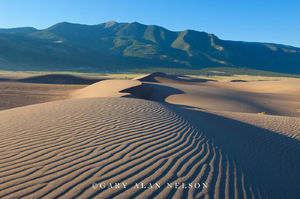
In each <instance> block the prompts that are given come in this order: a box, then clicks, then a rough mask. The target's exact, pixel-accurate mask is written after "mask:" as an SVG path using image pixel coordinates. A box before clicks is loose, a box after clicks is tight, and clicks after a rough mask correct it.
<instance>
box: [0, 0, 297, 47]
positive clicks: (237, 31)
mask: <svg viewBox="0 0 300 199" xmlns="http://www.w3.org/2000/svg"><path fill="white" fill-rule="evenodd" d="M299 11H300V1H299V0H284V1H283V0H185V1H183V0H151V1H149V0H0V28H11V27H24V26H32V27H35V28H38V29H44V28H47V27H49V26H51V25H54V24H56V23H58V22H63V21H67V22H73V23H82V24H91V25H92V24H99V23H104V22H107V21H111V20H114V21H117V22H134V21H137V22H140V23H143V24H147V25H152V24H155V25H159V26H163V27H165V28H167V29H169V30H173V31H179V30H185V29H193V30H198V31H205V32H209V33H213V34H215V35H217V36H218V37H219V38H221V39H225V40H242V41H258V42H271V43H281V44H287V45H293V46H297V47H300V23H299V21H300V14H299Z"/></svg>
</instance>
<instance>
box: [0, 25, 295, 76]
mask: <svg viewBox="0 0 300 199" xmlns="http://www.w3.org/2000/svg"><path fill="white" fill-rule="evenodd" d="M22 38H23V39H22ZM14 40H17V41H19V43H16V42H14ZM8 49H9V50H8ZM37 49H38V50H37ZM14 57H15V58H14ZM1 60H6V62H3V61H1ZM16 60H17V61H16ZM28 60H31V62H28ZM35 60H39V61H35ZM43 60H44V61H43ZM18 64H22V65H27V66H30V67H32V68H35V67H36V68H47V69H52V68H53V69H54V68H56V67H58V68H63V69H65V68H68V69H71V70H78V68H81V69H83V70H84V68H87V69H90V70H96V71H101V70H103V69H106V70H110V68H111V69H124V70H126V69H130V68H145V67H146V68H147V67H167V68H172V67H174V68H185V69H201V68H204V67H237V68H239V67H247V68H251V69H257V70H268V71H272V72H283V73H293V74H300V48H297V47H293V46H289V45H283V44H274V43H260V42H244V41H231V40H222V39H220V38H218V37H217V36H216V35H214V34H211V33H206V32H200V31H195V30H189V29H187V30H184V31H170V30H168V29H166V28H163V27H161V26H157V25H144V24H141V23H138V22H133V23H118V22H115V21H109V22H106V23H100V24H97V25H85V24H76V23H69V22H61V23H57V24H55V25H53V26H50V27H48V28H46V29H41V30H38V29H35V28H32V27H23V28H12V29H0V67H2V68H3V67H5V66H6V67H7V68H9V67H10V66H11V67H12V65H18Z"/></svg>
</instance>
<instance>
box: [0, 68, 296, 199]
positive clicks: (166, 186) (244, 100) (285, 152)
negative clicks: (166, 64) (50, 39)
mask: <svg viewBox="0 0 300 199" xmlns="http://www.w3.org/2000/svg"><path fill="white" fill-rule="evenodd" d="M295 81H296V82H295ZM296 83H298V82H297V80H293V82H283V84H280V81H279V82H274V86H275V85H276V89H274V90H270V89H269V87H272V82H213V81H207V80H204V79H201V80H199V79H198V80H196V79H191V78H186V77H183V76H169V75H166V74H162V73H155V74H152V75H149V76H143V77H141V78H136V79H135V80H103V81H100V82H97V83H94V84H92V85H89V86H86V87H83V86H79V87H76V89H71V90H65V91H64V94H63V96H64V97H65V98H64V100H62V99H63V98H61V100H58V101H52V102H46V103H42V104H34V105H28V106H23V107H18V108H12V109H7V110H2V111H0V121H1V123H0V138H1V139H0V143H1V144H0V148H1V150H0V198H101V199H102V198H291V199H293V198H295V199H296V198H298V196H299V195H300V184H299V179H300V170H299V169H300V117H299V116H300V115H299V114H300V112H297V109H298V108H300V101H299V99H300V98H299V95H300V93H297V92H296V91H297V89H298V87H297V86H295V84H296ZM21 84H26V83H21ZM254 84H257V86H260V85H261V87H259V89H258V90H255V89H256V86H254ZM280 86H281V87H280ZM243 88H244V89H243ZM263 88H265V89H266V92H264V91H263ZM279 88H280V89H279ZM267 91H269V92H267ZM0 94H1V93H0ZM0 97H1V95H0ZM53 100H54V99H53ZM8 108H10V107H8ZM115 183H117V184H115ZM118 183H119V184H118Z"/></svg>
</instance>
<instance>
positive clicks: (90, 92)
mask: <svg viewBox="0 0 300 199" xmlns="http://www.w3.org/2000/svg"><path fill="white" fill-rule="evenodd" d="M141 84H142V83H141V82H140V81H138V80H103V81H101V82H97V83H95V84H92V85H90V86H87V87H85V88H83V89H80V90H78V91H75V92H74V93H72V94H71V98H90V97H121V96H125V95H129V93H126V92H120V91H123V90H125V89H128V88H131V87H136V86H140V85H141Z"/></svg>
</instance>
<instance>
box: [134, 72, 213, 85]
mask: <svg viewBox="0 0 300 199" xmlns="http://www.w3.org/2000/svg"><path fill="white" fill-rule="evenodd" d="M135 79H136V80H140V81H142V82H159V83H181V84H188V83H199V82H207V81H213V80H210V79H200V78H197V79H195V78H190V77H187V76H184V75H169V74H166V73H162V72H155V73H151V74H148V75H143V76H141V77H136V78H135Z"/></svg>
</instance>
